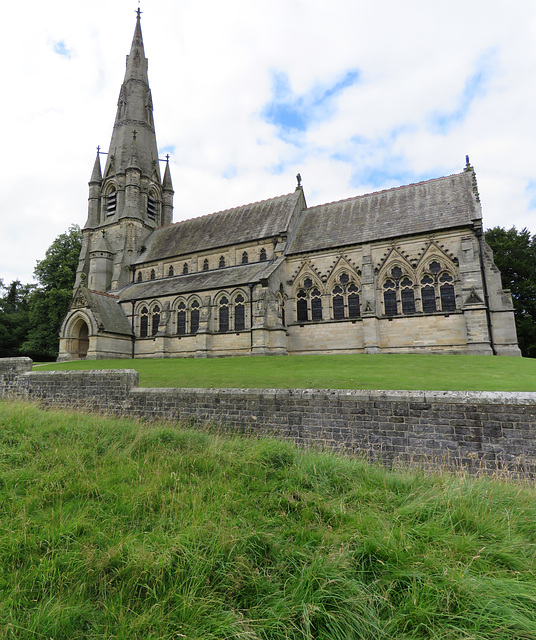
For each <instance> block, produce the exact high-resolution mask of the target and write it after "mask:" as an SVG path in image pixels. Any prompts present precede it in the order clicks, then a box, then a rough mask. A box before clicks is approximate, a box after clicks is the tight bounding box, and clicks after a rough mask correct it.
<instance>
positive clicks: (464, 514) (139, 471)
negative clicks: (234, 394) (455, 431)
mask: <svg viewBox="0 0 536 640" xmlns="http://www.w3.org/2000/svg"><path fill="white" fill-rule="evenodd" d="M534 522H536V490H535V489H534V487H533V486H530V485H527V484H517V483H515V482H510V481H508V480H507V479H506V478H502V479H499V480H493V479H471V478H468V477H465V476H463V475H452V474H439V473H438V474H428V473H424V472H411V471H391V472H389V471H386V470H384V469H382V468H380V467H377V466H371V465H368V464H367V463H365V462H364V461H362V460H356V459H349V458H342V457H337V456H336V455H334V454H327V453H314V452H305V451H303V450H299V449H296V448H295V447H293V446H292V445H290V444H289V443H282V442H277V441H271V440H253V439H252V440H248V439H245V438H238V437H234V438H228V437H222V436H219V435H217V434H208V433H202V432H199V431H198V430H183V429H181V428H179V427H178V426H176V425H173V426H171V425H167V426H166V425H146V424H140V423H135V422H133V421H132V420H128V421H127V420H112V419H104V418H98V417H95V416H87V415H81V414H68V413H65V412H59V411H51V412H44V411H41V410H39V409H37V408H36V407H34V406H31V405H28V404H22V403H17V404H15V403H8V402H5V401H4V402H0V630H1V631H2V633H1V634H0V635H1V636H2V637H5V638H16V639H17V640H29V639H30V638H31V639H32V640H35V638H47V639H48V638H54V640H77V639H78V638H80V639H82V638H83V639H85V640H97V639H99V640H100V639H101V638H124V639H125V640H126V639H131V638H132V639H136V638H138V639H140V640H141V639H142V638H143V639H144V640H145V639H152V640H157V639H159V640H160V639H168V638H169V639H170V640H171V639H172V638H173V639H175V638H186V639H189V640H194V639H199V640H201V639H203V640H205V639H212V640H216V639H221V640H224V639H225V640H230V639H235V638H236V639H239V640H240V639H242V640H313V639H314V640H347V639H363V640H365V639H366V640H369V639H371V640H377V639H378V640H379V639H385V640H387V639H391V638H396V639H397V640H428V639H430V638H434V639H436V638H437V639H439V640H447V639H448V640H458V639H459V640H462V639H464V640H467V639H468V638H472V639H475V640H499V639H502V640H512V639H521V638H527V639H528V638H533V639H534V638H536V607H535V602H536V546H535V541H536V534H535V531H536V529H535V526H534Z"/></svg>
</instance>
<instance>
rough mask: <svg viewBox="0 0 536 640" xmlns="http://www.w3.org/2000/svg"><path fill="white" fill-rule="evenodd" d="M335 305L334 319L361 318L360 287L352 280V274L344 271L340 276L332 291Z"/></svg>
mask: <svg viewBox="0 0 536 640" xmlns="http://www.w3.org/2000/svg"><path fill="white" fill-rule="evenodd" d="M331 300H332V305H333V319H334V320H344V319H345V318H359V316H360V306H359V287H358V286H357V284H356V283H355V282H353V281H351V280H350V276H349V275H348V274H347V273H346V272H343V273H341V275H340V276H339V277H338V279H337V282H336V283H335V286H334V287H333V289H332V292H331Z"/></svg>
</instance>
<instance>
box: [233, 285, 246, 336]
mask: <svg viewBox="0 0 536 640" xmlns="http://www.w3.org/2000/svg"><path fill="white" fill-rule="evenodd" d="M234 325H235V331H243V330H244V329H245V327H246V314H245V306H244V296H243V295H242V294H240V293H239V294H238V295H237V296H236V298H235V301H234Z"/></svg>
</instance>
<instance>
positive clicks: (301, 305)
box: [296, 289, 309, 322]
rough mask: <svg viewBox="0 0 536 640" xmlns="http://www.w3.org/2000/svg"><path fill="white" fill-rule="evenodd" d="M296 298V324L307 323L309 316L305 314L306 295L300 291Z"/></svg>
mask: <svg viewBox="0 0 536 640" xmlns="http://www.w3.org/2000/svg"><path fill="white" fill-rule="evenodd" d="M296 298H297V301H296V316H297V317H296V319H297V320H298V322H307V321H308V320H309V314H308V312H307V294H306V293H305V291H304V290H303V289H300V290H299V291H298V295H297V296H296Z"/></svg>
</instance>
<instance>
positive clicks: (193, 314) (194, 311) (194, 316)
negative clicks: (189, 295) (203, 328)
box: [190, 300, 199, 333]
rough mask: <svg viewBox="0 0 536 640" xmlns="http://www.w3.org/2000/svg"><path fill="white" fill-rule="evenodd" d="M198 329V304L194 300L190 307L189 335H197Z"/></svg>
mask: <svg viewBox="0 0 536 640" xmlns="http://www.w3.org/2000/svg"><path fill="white" fill-rule="evenodd" d="M198 329H199V302H198V301H197V300H194V301H193V302H192V304H191V305H190V333H197V331H198Z"/></svg>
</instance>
